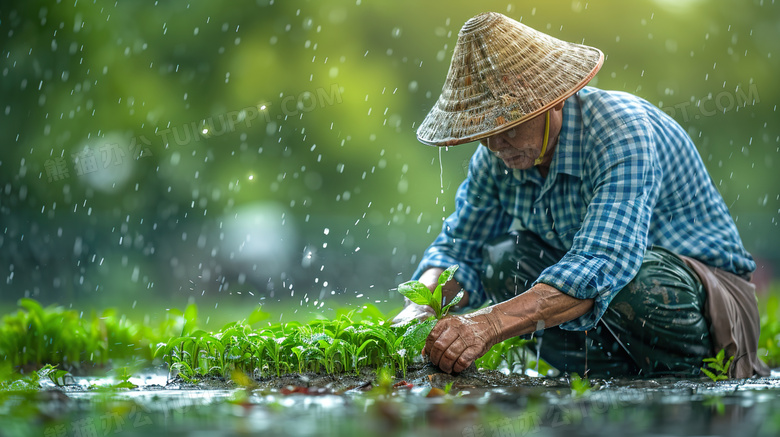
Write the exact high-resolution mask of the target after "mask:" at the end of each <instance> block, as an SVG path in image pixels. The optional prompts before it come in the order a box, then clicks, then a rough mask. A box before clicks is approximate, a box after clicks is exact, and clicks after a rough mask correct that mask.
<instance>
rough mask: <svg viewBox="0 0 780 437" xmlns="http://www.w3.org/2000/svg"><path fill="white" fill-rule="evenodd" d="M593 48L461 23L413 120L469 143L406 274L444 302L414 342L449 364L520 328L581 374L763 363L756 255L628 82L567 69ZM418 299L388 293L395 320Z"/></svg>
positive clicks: (594, 55) (744, 369)
mask: <svg viewBox="0 0 780 437" xmlns="http://www.w3.org/2000/svg"><path fill="white" fill-rule="evenodd" d="M603 59H604V55H603V54H602V53H601V51H599V50H598V49H595V48H592V47H587V46H583V45H577V44H570V43H567V42H564V41H560V40H558V39H555V38H553V37H550V36H548V35H545V34H543V33H541V32H538V31H536V30H534V29H531V28H529V27H527V26H525V25H523V24H520V23H518V22H516V21H514V20H512V19H509V18H507V17H505V16H503V15H501V14H497V13H485V14H481V15H479V16H476V17H474V18H472V19H470V20H469V21H468V22H466V24H465V25H464V26H463V28H462V29H461V31H460V33H459V36H458V41H457V44H456V47H455V49H454V54H453V56H452V63H451V65H450V69H449V72H448V74H447V79H446V81H445V83H444V86H443V89H442V93H441V96H440V97H439V99H438V101H437V102H436V104H435V106H434V107H433V109H431V111H430V113H429V114H428V116H427V117H426V118H425V120H424V121H423V122H422V124H421V125H420V127H419V129H418V131H417V138H418V139H419V140H420V141H421V142H423V143H425V144H429V145H435V146H454V145H457V144H463V143H468V142H471V141H477V140H479V141H480V143H481V144H480V145H479V146H478V148H477V150H476V152H475V153H474V155H473V157H472V158H471V162H470V165H469V171H468V176H467V178H466V180H465V181H464V182H463V183H462V184H461V185H460V187H459V188H458V191H457V194H456V210H455V212H454V213H453V214H452V215H451V216H450V217H449V218H447V219H446V220H445V222H444V225H443V226H442V231H441V233H440V234H439V235H438V237H437V238H436V239H435V241H434V242H433V243H432V244H431V246H430V247H429V248H428V249H427V250H426V252H425V255H424V256H423V258H422V261H421V262H420V264H419V266H418V268H417V271H416V272H415V273H414V278H415V279H419V280H420V281H422V282H423V283H425V284H426V285H427V286H428V287H429V288H431V289H433V288H434V287H435V285H436V283H437V278H438V276H439V274H440V273H441V272H442V270H443V269H445V268H447V267H449V266H450V265H453V264H458V265H459V266H460V268H459V269H458V270H457V272H456V274H455V277H454V279H453V280H451V281H450V282H448V283H447V284H446V285H445V287H444V295H445V298H446V300H447V301H449V300H451V299H452V298H453V297H454V296H455V294H456V293H458V292H459V291H460V290H462V289H463V290H465V292H466V294H465V297H464V298H463V299H462V301H461V303H460V304H459V305H460V308H461V309H462V310H473V309H476V308H480V307H481V306H482V305H483V304H484V303H486V302H487V300H488V299H489V300H490V301H491V302H492V305H490V306H487V307H484V308H482V309H479V310H477V311H475V312H471V313H467V314H464V315H457V316H452V317H446V318H444V319H442V320H441V321H440V322H438V324H437V325H436V326H435V327H434V329H433V331H432V332H431V334H430V335H429V337H428V339H427V342H426V345H425V347H424V349H423V354H424V355H427V356H428V357H429V358H430V360H431V362H432V363H433V364H435V365H437V366H439V367H440V368H441V369H442V370H444V371H445V372H456V373H457V372H461V371H463V370H464V369H466V368H467V367H468V366H470V365H471V364H472V363H473V362H474V360H476V359H477V358H479V357H480V356H482V355H483V354H484V353H485V352H487V351H488V350H489V349H490V348H491V347H492V346H493V345H495V344H496V343H498V342H501V341H503V340H506V339H509V338H512V337H516V336H522V335H529V334H532V333H536V334H535V335H538V336H541V339H542V340H543V341H542V343H541V350H540V351H541V356H542V358H543V359H545V360H546V361H547V362H548V363H550V364H551V365H553V366H554V367H556V368H558V369H559V370H561V371H564V372H571V373H573V372H577V373H584V372H587V373H588V374H589V375H592V376H629V375H630V376H647V377H655V376H661V375H677V376H696V375H699V372H700V368H701V367H702V365H703V362H702V360H703V359H704V358H708V357H713V356H715V354H716V353H717V352H718V351H720V350H721V349H725V352H726V355H727V356H733V357H735V358H734V361H733V363H732V365H731V368H730V372H729V374H730V376H731V377H737V378H743V377H749V376H752V375H754V374H761V375H764V374H767V373H768V372H767V369H766V366H765V365H764V364H763V363H762V362H761V361H760V360H759V359H758V358H757V357H756V347H757V340H758V327H759V318H758V309H757V306H756V300H755V292H754V287H753V285H752V284H750V283H749V282H748V281H749V280H750V277H751V273H752V272H753V271H754V270H755V268H756V265H755V263H754V262H753V259H752V257H751V256H750V254H749V253H748V252H747V251H746V250H745V248H744V247H743V245H742V242H741V240H740V237H739V234H738V232H737V229H736V227H735V225H734V222H733V220H732V218H731V216H730V215H729V211H728V209H727V208H726V205H725V204H724V201H723V199H722V198H721V196H720V195H719V193H718V191H717V189H716V188H715V186H714V185H713V183H712V181H711V180H710V177H709V175H708V174H707V170H706V168H705V167H704V164H703V163H702V160H701V158H700V157H699V155H698V152H697V151H696V148H695V146H694V144H693V142H692V141H691V139H690V138H689V137H688V135H687V134H686V132H685V130H684V129H682V128H681V127H680V126H679V125H678V124H677V123H676V122H675V121H674V120H673V119H672V118H670V117H669V116H667V115H666V114H664V113H663V112H662V111H660V110H658V109H657V108H656V107H654V106H653V105H651V104H650V103H648V102H646V101H645V100H642V99H640V98H638V97H635V96H633V95H630V94H626V93H622V92H613V91H603V90H599V89H596V88H592V87H586V86H585V85H586V84H587V83H588V82H589V81H590V80H591V79H592V78H593V77H594V75H595V74H596V72H597V71H598V70H599V68H600V67H601V65H602V62H603ZM431 314H432V310H431V308H430V307H427V306H421V305H417V304H414V303H412V302H410V301H409V300H407V301H406V305H405V307H404V309H403V310H402V311H401V313H399V315H398V316H396V318H395V321H396V322H397V323H401V322H404V321H408V320H411V319H414V318H417V319H423V318H427V317H428V316H429V315H431Z"/></svg>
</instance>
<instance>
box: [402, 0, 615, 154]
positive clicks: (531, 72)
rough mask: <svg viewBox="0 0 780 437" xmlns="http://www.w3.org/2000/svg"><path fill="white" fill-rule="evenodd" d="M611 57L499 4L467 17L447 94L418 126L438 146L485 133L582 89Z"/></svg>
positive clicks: (426, 140)
mask: <svg viewBox="0 0 780 437" xmlns="http://www.w3.org/2000/svg"><path fill="white" fill-rule="evenodd" d="M603 62H604V54H603V53H601V51H600V50H599V49H596V48H593V47H588V46H584V45H580V44H572V43H568V42H566V41H561V40H559V39H556V38H553V37H551V36H549V35H546V34H544V33H542V32H539V31H536V30H534V29H532V28H530V27H528V26H526V25H524V24H521V23H518V22H517V21H515V20H512V19H511V18H508V17H506V16H504V15H501V14H499V13H495V12H487V13H484V14H480V15H477V16H476V17H474V18H472V19H470V20H469V21H467V22H466V24H464V25H463V28H462V29H461V30H460V33H459V34H458V42H457V44H456V45H455V50H454V53H453V55H452V63H451V64H450V69H449V72H448V73H447V79H446V81H445V82H444V86H443V87H442V92H441V96H439V100H438V101H437V102H436V104H435V105H434V107H433V108H432V109H431V111H430V112H429V113H428V115H427V116H426V117H425V120H423V122H422V124H421V125H420V127H419V128H418V129H417V139H418V140H420V142H423V143H425V144H429V145H432V146H454V145H457V144H463V143H468V142H471V141H475V140H478V139H481V138H485V137H488V136H491V135H493V134H496V133H498V132H501V131H503V130H506V129H509V128H510V127H513V126H516V125H518V124H520V123H522V122H524V121H527V120H530V119H531V118H533V117H535V116H536V115H538V114H541V113H543V112H545V111H547V110H549V109H550V108H552V107H553V106H555V105H556V104H558V103H559V102H561V101H563V100H565V99H566V98H568V97H569V96H571V95H572V94H574V93H576V92H577V91H579V90H580V89H581V88H582V87H584V86H585V85H586V84H587V83H588V82H589V81H590V80H591V79H592V78H593V76H595V75H596V72H597V71H598V70H599V68H601V64H602V63H603Z"/></svg>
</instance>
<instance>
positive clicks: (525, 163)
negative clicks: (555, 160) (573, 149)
mask: <svg viewBox="0 0 780 437" xmlns="http://www.w3.org/2000/svg"><path fill="white" fill-rule="evenodd" d="M562 110H563V102H561V103H558V104H557V105H555V106H554V107H553V108H552V109H550V111H549V112H550V133H549V137H548V140H547V150H546V151H545V153H544V158H543V159H542V163H541V164H539V166H540V167H545V168H549V167H550V163H552V157H553V151H555V146H556V144H557V143H558V134H560V132H561V124H562V122H563V111H562ZM544 114H545V113H544V112H542V113H541V114H539V115H537V116H536V117H534V118H532V119H530V120H528V121H526V122H523V123H521V124H520V125H518V126H515V127H513V128H511V129H507V130H505V131H502V132H499V133H497V134H495V135H492V136H489V137H487V138H486V139H484V140H482V141H483V144H484V145H485V146H486V147H487V148H488V149H490V151H491V152H493V153H495V154H496V156H498V157H499V158H501V160H502V161H504V164H506V166H507V167H509V168H514V169H518V170H526V169H529V168H531V167H533V166H534V161H535V160H536V158H538V157H539V155H541V153H542V142H543V141H544Z"/></svg>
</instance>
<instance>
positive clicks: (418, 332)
mask: <svg viewBox="0 0 780 437" xmlns="http://www.w3.org/2000/svg"><path fill="white" fill-rule="evenodd" d="M436 322H438V320H437V319H428V320H426V321H424V322H420V323H417V324H414V325H411V326H409V328H407V329H406V333H405V334H404V336H403V339H404V340H403V343H402V344H403V346H404V349H406V350H407V353H411V351H420V350H422V348H423V346H425V340H426V339H427V338H428V335H429V334H430V333H431V331H432V330H433V327H434V326H436Z"/></svg>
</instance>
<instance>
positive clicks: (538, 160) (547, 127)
mask: <svg viewBox="0 0 780 437" xmlns="http://www.w3.org/2000/svg"><path fill="white" fill-rule="evenodd" d="M549 139H550V111H547V112H546V113H545V116H544V141H543V142H542V153H541V154H539V157H538V158H536V160H534V165H539V164H541V163H542V159H544V153H545V152H547V140H549Z"/></svg>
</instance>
